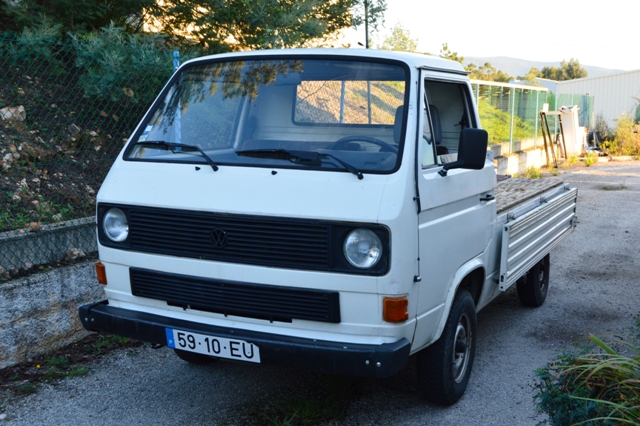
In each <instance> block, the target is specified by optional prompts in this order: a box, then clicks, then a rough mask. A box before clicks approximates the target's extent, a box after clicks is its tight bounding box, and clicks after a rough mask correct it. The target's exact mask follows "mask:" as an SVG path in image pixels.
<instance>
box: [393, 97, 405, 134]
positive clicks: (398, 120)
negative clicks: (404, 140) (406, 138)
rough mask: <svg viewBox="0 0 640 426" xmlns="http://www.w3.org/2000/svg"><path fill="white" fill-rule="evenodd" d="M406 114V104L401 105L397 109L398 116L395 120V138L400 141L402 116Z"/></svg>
mask: <svg viewBox="0 0 640 426" xmlns="http://www.w3.org/2000/svg"><path fill="white" fill-rule="evenodd" d="M403 116H404V105H400V106H399V107H398V108H397V109H396V116H395V118H394V120H393V140H394V142H395V143H400V135H402V117H403Z"/></svg>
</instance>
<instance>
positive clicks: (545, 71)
mask: <svg viewBox="0 0 640 426" xmlns="http://www.w3.org/2000/svg"><path fill="white" fill-rule="evenodd" d="M541 74H542V78H548V79H550V80H555V81H565V80H573V79H576V78H585V77H586V76H587V75H588V74H589V73H588V72H587V70H586V69H584V68H583V67H582V66H581V65H580V61H578V60H577V59H574V58H571V59H570V60H569V62H568V63H567V61H565V60H564V59H563V60H562V62H561V63H560V67H559V68H558V67H543V68H542V72H541Z"/></svg>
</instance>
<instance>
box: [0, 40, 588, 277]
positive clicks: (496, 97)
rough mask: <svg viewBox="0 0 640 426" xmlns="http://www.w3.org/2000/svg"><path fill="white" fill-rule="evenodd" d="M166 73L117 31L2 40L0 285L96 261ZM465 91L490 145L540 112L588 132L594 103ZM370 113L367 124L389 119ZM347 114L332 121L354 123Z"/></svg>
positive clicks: (161, 63) (167, 53)
mask: <svg viewBox="0 0 640 426" xmlns="http://www.w3.org/2000/svg"><path fill="white" fill-rule="evenodd" d="M125 42H126V43H125ZM173 65H174V57H173V51H172V50H171V49H169V48H168V47H166V46H165V45H164V44H163V43H148V42H147V43H142V42H141V41H140V40H139V39H136V38H130V39H124V38H123V35H122V34H120V33H118V32H117V30H115V29H111V30H110V31H109V32H107V33H105V34H103V37H88V38H84V39H75V38H73V39H71V40H67V41H57V40H56V41H50V40H43V39H39V38H37V37H35V38H34V37H31V38H29V37H23V36H19V37H9V36H2V35H0V281H5V280H9V279H12V278H15V277H17V276H20V275H24V274H28V273H30V272H32V271H34V270H35V269H42V268H43V266H42V265H47V264H52V263H55V262H59V261H65V260H67V261H69V260H75V259H76V258H78V257H83V256H85V255H90V254H91V253H92V252H95V250H96V243H95V223H94V219H93V215H94V209H95V194H96V193H97V191H98V190H99V188H100V185H101V183H102V181H103V179H104V177H105V176H106V174H107V172H108V170H109V168H110V166H111V164H112V162H113V160H114V158H115V157H116V156H117V154H118V153H119V151H120V150H121V149H122V147H123V144H124V142H125V141H126V139H127V137H128V136H129V135H130V134H131V132H132V131H133V130H134V128H135V126H136V124H137V122H138V120H139V119H140V118H141V117H142V115H143V114H144V112H145V111H146V110H147V109H148V107H149V106H150V104H151V102H152V101H153V99H154V98H155V96H156V94H157V93H158V92H159V90H160V89H161V88H162V86H163V84H164V82H165V81H166V80H167V79H168V78H169V76H170V75H171V73H172V70H173ZM473 86H474V94H475V97H476V101H477V103H478V108H479V111H480V116H481V120H482V123H483V127H485V128H486V129H487V130H488V132H489V134H490V137H491V142H492V143H500V142H509V141H511V142H512V141H514V140H516V139H526V138H533V139H534V140H539V139H540V138H541V132H540V130H539V119H538V111H540V109H542V105H543V104H544V103H549V104H550V106H549V108H550V109H551V110H552V109H556V108H558V107H560V106H561V105H579V106H580V107H581V111H580V119H581V123H580V124H581V125H586V126H588V125H590V119H591V118H590V117H591V109H592V106H593V98H589V97H586V96H571V95H552V94H548V93H546V92H542V91H537V90H532V89H520V88H513V87H499V86H495V85H483V84H478V83H475V84H474V85H473ZM382 89H384V90H382V92H389V91H391V92H393V90H392V89H394V88H393V87H386V86H385V87H382ZM382 92H381V93H382ZM374 100H375V99H374ZM373 104H375V102H373V101H372V105H373ZM369 111H371V114H370V115H369V117H368V118H365V119H366V120H382V121H383V122H387V121H389V120H392V118H393V114H392V113H393V111H392V110H389V111H386V110H384V111H382V110H381V111H377V110H376V109H375V108H374V107H373V106H372V107H371V108H370V109H369ZM348 114H349V111H346V110H345V113H344V118H342V115H341V116H340V120H343V119H345V120H355V121H356V122H359V121H360V120H361V119H362V117H355V116H354V117H351V118H350V116H349V115H348ZM550 124H552V126H553V125H554V124H555V123H550ZM554 131H555V129H554Z"/></svg>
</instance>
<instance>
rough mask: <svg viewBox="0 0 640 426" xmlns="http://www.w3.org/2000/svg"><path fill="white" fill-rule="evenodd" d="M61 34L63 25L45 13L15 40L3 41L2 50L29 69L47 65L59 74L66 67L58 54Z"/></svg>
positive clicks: (0, 47) (11, 59) (12, 59)
mask: <svg viewBox="0 0 640 426" xmlns="http://www.w3.org/2000/svg"><path fill="white" fill-rule="evenodd" d="M61 36H62V25H60V24H56V23H54V22H53V21H52V20H51V19H49V18H47V17H46V16H44V15H43V16H40V18H39V19H38V20H37V23H36V24H35V25H34V26H32V27H28V28H25V29H24V30H23V31H22V32H21V33H20V34H19V35H18V36H17V37H16V38H15V40H14V41H13V42H11V43H3V44H4V46H0V51H2V50H5V49H6V51H7V56H8V58H9V59H10V61H12V62H14V63H20V64H23V65H24V66H25V67H26V69H27V70H29V71H33V70H34V68H35V69H37V68H40V67H42V66H43V65H46V66H48V67H51V68H52V70H53V71H54V73H58V74H59V73H61V72H63V69H64V64H63V61H61V60H60V59H59V58H58V54H57V53H58V51H59V50H60V48H61V44H59V43H58V41H59V40H60V39H61ZM3 47H4V48H3Z"/></svg>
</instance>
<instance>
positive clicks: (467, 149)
mask: <svg viewBox="0 0 640 426" xmlns="http://www.w3.org/2000/svg"><path fill="white" fill-rule="evenodd" d="M488 144H489V134H488V133H487V131H486V130H482V129H462V132H460V144H459V145H458V159H457V160H456V161H453V162H451V163H447V164H445V165H444V166H442V170H440V171H439V172H438V174H439V175H440V176H446V175H447V171H449V170H451V169H471V170H481V169H482V168H483V167H484V161H485V158H486V157H487V146H488Z"/></svg>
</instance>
